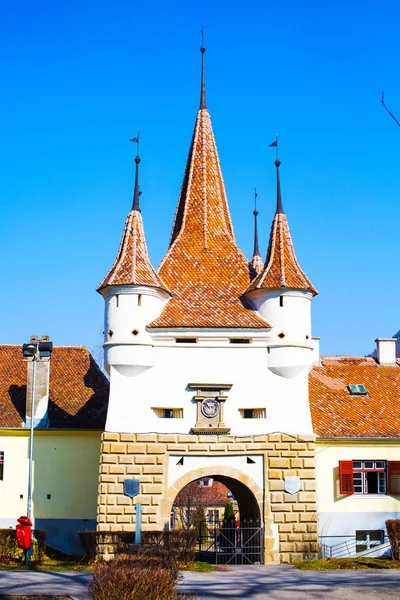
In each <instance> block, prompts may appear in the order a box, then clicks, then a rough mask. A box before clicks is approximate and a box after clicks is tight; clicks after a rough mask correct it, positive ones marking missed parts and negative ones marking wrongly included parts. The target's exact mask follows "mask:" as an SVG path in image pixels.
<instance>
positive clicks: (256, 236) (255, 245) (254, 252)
mask: <svg viewBox="0 0 400 600" xmlns="http://www.w3.org/2000/svg"><path fill="white" fill-rule="evenodd" d="M257 196H258V194H257V190H256V188H254V210H253V215H254V251H253V256H260V249H259V247H258V227H257V215H258V210H257Z"/></svg>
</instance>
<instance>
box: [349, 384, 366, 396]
mask: <svg viewBox="0 0 400 600" xmlns="http://www.w3.org/2000/svg"><path fill="white" fill-rule="evenodd" d="M347 387H348V389H349V392H350V396H367V394H368V392H367V390H366V389H365V387H364V386H363V385H362V384H361V383H350V385H348V386H347Z"/></svg>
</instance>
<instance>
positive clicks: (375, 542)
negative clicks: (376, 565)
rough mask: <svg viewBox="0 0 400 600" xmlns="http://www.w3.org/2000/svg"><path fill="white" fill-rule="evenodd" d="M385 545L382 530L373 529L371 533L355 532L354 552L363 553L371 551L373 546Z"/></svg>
mask: <svg viewBox="0 0 400 600" xmlns="http://www.w3.org/2000/svg"><path fill="white" fill-rule="evenodd" d="M384 543H385V531H384V529H375V530H373V531H364V530H360V531H356V552H357V554H358V553H359V552H365V551H366V550H373V549H374V547H375V546H380V545H381V544H384Z"/></svg>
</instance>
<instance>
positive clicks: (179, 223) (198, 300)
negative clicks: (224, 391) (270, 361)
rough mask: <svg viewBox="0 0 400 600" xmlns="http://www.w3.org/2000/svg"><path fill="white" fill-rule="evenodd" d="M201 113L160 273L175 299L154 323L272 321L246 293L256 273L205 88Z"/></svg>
mask: <svg viewBox="0 0 400 600" xmlns="http://www.w3.org/2000/svg"><path fill="white" fill-rule="evenodd" d="M201 52H202V57H203V59H202V60H203V69H202V93H201V104H200V108H199V110H198V112H197V117H196V123H195V127H194V132H193V137H192V142H191V145H190V149H189V155H188V160H187V163H186V169H185V174H184V178H183V183H182V188H181V193H180V197H179V200H178V206H177V209H176V213H175V219H174V224H173V227H172V233H171V240H170V245H169V249H168V252H167V254H166V255H165V257H164V259H163V261H162V263H161V265H160V267H159V269H158V272H157V273H158V274H159V276H160V277H161V278H162V280H163V281H164V282H165V284H166V286H167V287H168V289H169V290H170V291H171V293H172V294H173V295H172V298H171V299H170V300H169V301H168V303H167V304H166V305H165V307H164V309H163V311H162V313H161V315H160V316H159V317H158V318H157V319H155V321H153V322H152V323H150V324H149V327H150V328H153V327H154V328H157V327H190V328H193V327H212V328H214V327H228V328H238V327H248V328H256V329H260V328H261V329H262V328H267V327H269V325H268V323H267V322H266V321H265V320H264V319H262V318H261V317H260V316H258V315H257V313H256V311H255V310H254V307H253V306H252V305H251V304H250V303H248V302H247V301H246V299H245V298H242V294H243V290H245V289H246V288H247V286H248V284H249V282H250V279H251V276H252V275H253V276H254V272H253V270H252V269H249V261H248V259H247V258H246V257H245V255H244V254H243V252H242V251H241V250H240V249H239V248H238V246H237V244H236V241H235V236H234V233H233V227H232V222H231V217H230V213H229V207H228V200H227V197H226V193H225V185H224V180H223V177H222V172H221V166H220V162H219V158H218V152H217V146H216V143H215V139H214V133H213V130H212V125H211V119H210V114H209V112H208V110H207V108H206V103H205V90H204V47H203V46H202V48H201Z"/></svg>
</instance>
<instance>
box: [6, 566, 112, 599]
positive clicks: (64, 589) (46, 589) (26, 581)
mask: <svg viewBox="0 0 400 600" xmlns="http://www.w3.org/2000/svg"><path fill="white" fill-rule="evenodd" d="M89 578H90V573H68V572H66V573H54V572H48V571H47V572H43V571H0V595H1V594H13V595H18V594H21V595H24V594H48V595H54V596H57V595H59V596H62V595H64V596H65V595H67V596H71V598H74V599H76V600H87V599H88V598H89V596H88V594H87V589H86V584H87V582H88V581H89ZM110 600H111V599H110Z"/></svg>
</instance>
